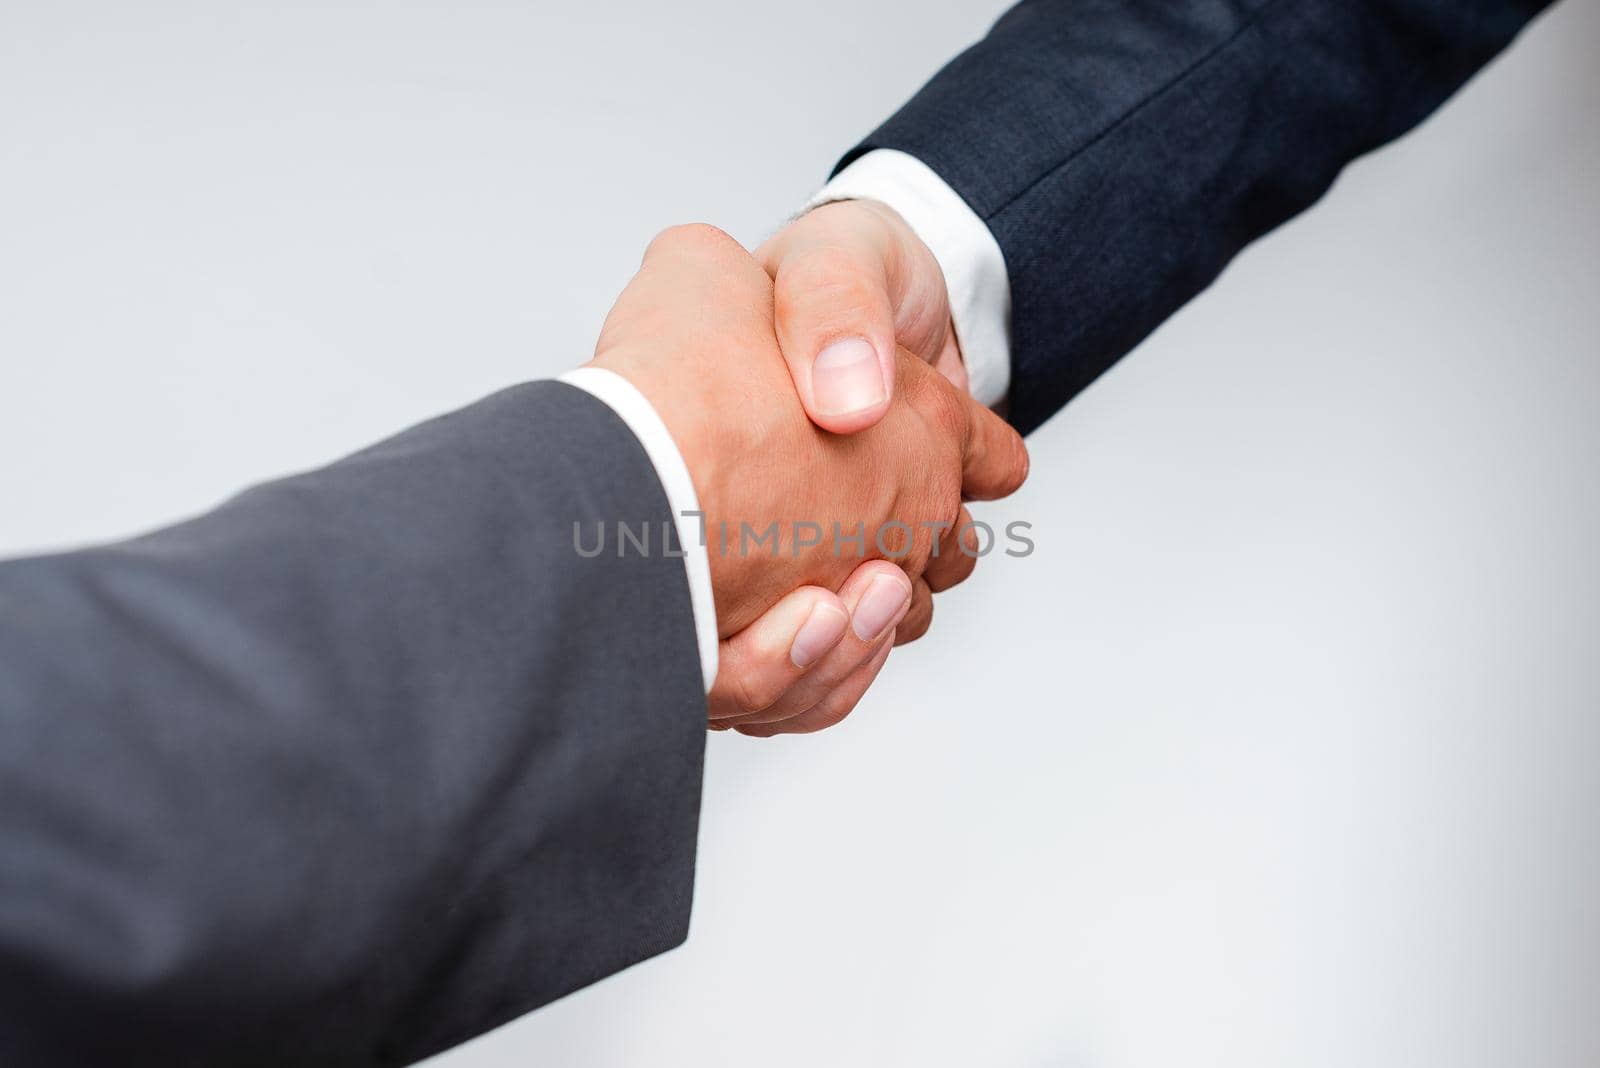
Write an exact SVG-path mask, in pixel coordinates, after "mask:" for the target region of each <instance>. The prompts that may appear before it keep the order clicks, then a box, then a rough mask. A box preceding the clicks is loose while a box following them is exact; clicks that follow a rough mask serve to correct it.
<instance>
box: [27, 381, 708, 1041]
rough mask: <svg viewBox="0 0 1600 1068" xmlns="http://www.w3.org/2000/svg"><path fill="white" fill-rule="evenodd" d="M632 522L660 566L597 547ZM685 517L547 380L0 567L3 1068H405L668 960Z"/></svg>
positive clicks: (685, 819)
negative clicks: (644, 533) (195, 504)
mask: <svg viewBox="0 0 1600 1068" xmlns="http://www.w3.org/2000/svg"><path fill="white" fill-rule="evenodd" d="M618 521H623V522H627V523H628V524H629V525H630V527H631V529H633V530H634V531H636V532H637V531H638V530H639V529H640V527H641V526H642V525H643V524H649V526H650V528H651V532H652V535H653V537H652V540H651V545H652V546H653V547H655V548H656V549H657V550H658V551H656V552H654V553H652V554H651V555H650V556H648V557H646V556H644V555H642V554H639V553H637V552H634V551H632V550H630V552H629V554H628V555H627V556H626V557H623V558H619V557H618V556H617V555H616V553H615V552H614V551H608V552H607V553H605V554H604V555H601V556H598V557H595V558H593V559H588V558H585V557H583V556H580V555H579V553H578V552H577V551H576V549H575V547H574V533H573V524H574V523H580V524H582V527H583V545H584V546H585V549H586V550H587V549H590V548H592V546H593V545H594V542H595V538H596V536H597V535H596V524H598V523H605V524H607V525H610V524H614V523H616V522H618ZM669 522H670V509H669V505H668V503H667V500H666V497H665V494H664V493H663V491H662V489H661V486H660V484H659V481H658V480H657V478H656V475H655V472H654V470H653V468H652V467H651V465H650V461H649V459H648V457H647V456H646V455H645V453H644V451H643V449H642V448H641V447H640V446H639V444H638V442H637V441H636V440H635V439H634V437H633V435H632V433H631V432H630V431H629V430H628V429H627V427H626V426H625V425H624V424H623V423H622V422H621V420H620V419H618V418H617V416H616V415H615V414H614V413H613V412H612V411H611V409H609V408H607V407H606V406H605V405H603V404H602V403H600V402H599V401H597V400H595V399H594V398H593V397H591V396H589V395H588V394H586V393H583V392H581V391H579V390H576V389H573V388H572V387H570V386H566V385H562V384H558V383H553V382H546V383H535V384H532V385H526V386H519V387H516V388H514V389H511V390H507V391H505V392H503V393H499V394H496V395H495V396H493V397H490V398H488V399H486V400H484V401H481V402H479V403H478V404H476V405H473V406H471V407H468V408H466V409H463V410H461V411H459V412H456V413H454V414H451V415H448V416H444V417H442V418H440V419H437V420H434V421H432V422H430V423H426V424H424V425H422V426H419V427H416V428H414V429H412V430H409V431H407V432H406V433H404V434H401V435H400V436H398V437H396V438H393V439H391V440H389V441H387V442H384V443H382V444H379V445H377V446H374V447H373V448H371V449H368V450H366V451H364V452H361V453H358V454H357V455H355V456H352V457H350V458H349V459H346V460H343V461H341V462H339V463H336V464H333V465H332V466H329V467H326V468H324V469H322V470H320V471H314V472H311V473H309V474H305V475H300V476H298V477H295V478H290V479H286V480H283V481H281V482H275V483H271V484H269V485H265V486H261V487H258V488H256V489H252V490H250V491H248V492H246V493H244V494H242V495H240V496H239V497H237V498H235V499H234V500H232V501H230V502H228V503H226V504H225V505H223V506H222V507H220V508H218V509H217V510H216V511H214V512H212V513H210V514H208V515H205V516H202V517H200V518H198V519H195V520H193V521H191V522H188V523H184V524H181V525H179V526H175V527H172V528H170V529H167V530H163V531H159V532H157V533H154V534H151V535H148V536H146V537H142V538H138V539H135V540H133V541H128V542H124V543H121V544H117V545H110V546H106V547H104V548H97V549H91V550H87V551H84V552H75V553H67V554H62V555H56V556H47V557H39V558H35V559H24V560H16V561H12V562H8V563H4V564H0V992H3V993H0V1064H6V1065H19V1066H21V1065H29V1066H51V1065H84V1064H140V1065H142V1064H151V1065H163V1066H172V1065H231V1066H249V1065H287V1064H295V1065H323V1064H326V1065H372V1064H401V1063H407V1062H410V1061H414V1060H417V1059H420V1058H421V1057H424V1056H426V1055H428V1054H431V1053H433V1052H436V1051H438V1050H440V1049H443V1048H445V1047H447V1046H450V1045H453V1044H455V1043H457V1042H459V1041H462V1040H464V1039H466V1038H468V1037H471V1036H472V1035H475V1034H477V1033H479V1032H481V1031H484V1030H486V1029H488V1028H490V1027H493V1026H495V1025H497V1024H499V1023H502V1022H504V1021H506V1020H508V1019H510V1018H512V1017H514V1016H516V1015H518V1014H520V1013H522V1012H525V1011H527V1010H528V1009H531V1008H533V1007H535V1006H537V1005H540V1004H542V1003H544V1002H547V1001H549V1000H551V999H552V998H556V997H559V996H561V995H562V994H564V993H567V992H568V991H570V990H572V989H574V988H576V987H579V986H582V985H584V984H586V983H589V982H592V981H594V980H596V979H599V978H601V977H602V976H604V975H607V974H609V973H611V972H614V971H617V970H618V969H620V968H623V967H626V966H627V965H629V964H632V963H634V962H635V961H638V960H641V959H643V958H644V957H647V956H650V955H651V954H654V953H658V952H661V951H662V950H665V949H667V948H669V947H671V946H673V945H676V944H677V943H679V942H680V941H681V940H682V939H683V937H684V935H685V933H686V930H687V925H688V917H689V902H690V896H691V892H692V886H693V878H694V852H695V833H696V824H697V821H698V816H699V797H700V773H701V758H702V751H703V747H704V744H705V743H704V738H705V694H704V689H703V686H702V682H701V678H700V659H699V655H698V652H697V648H696V644H695V636H694V626H693V622H692V613H691V607H690V601H689V589H688V583H687V580H686V578H685V574H684V568H683V562H682V560H681V559H677V558H674V557H670V556H663V555H662V554H661V553H660V552H659V547H660V542H659V540H658V539H659V537H660V536H661V532H662V531H663V530H664V529H665V527H664V525H665V524H667V523H669ZM608 544H609V543H608Z"/></svg>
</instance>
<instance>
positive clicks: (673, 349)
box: [593, 226, 1027, 734]
mask: <svg viewBox="0 0 1600 1068" xmlns="http://www.w3.org/2000/svg"><path fill="white" fill-rule="evenodd" d="M935 269H937V265H935ZM774 314H775V311H774V301H773V283H772V280H771V278H769V277H768V275H767V273H766V271H765V270H764V269H763V267H762V266H761V264H759V263H758V262H757V261H756V260H755V259H754V258H753V257H752V256H751V255H750V254H749V253H747V252H746V251H745V250H744V249H743V248H742V247H740V246H739V245H738V243H737V242H735V241H734V240H733V239H732V238H730V237H728V236H727V235H726V234H723V233H721V232H720V231H718V230H716V229H714V228H712V227H705V226H690V227H679V228H675V229H673V230H669V231H667V232H665V233H664V234H662V235H661V236H660V237H658V238H657V239H656V240H655V241H654V242H652V243H651V245H650V248H649V249H648V250H647V252H646V254H645V258H644V263H643V265H642V266H641V268H640V270H639V273H638V275H636V276H635V278H634V279H633V281H632V282H631V283H630V284H629V285H628V287H627V289H626V290H624V292H623V294H622V296H621V297H620V298H619V299H618V301H617V304H616V306H615V307H614V308H613V309H612V312H611V314H610V316H608V318H607V320H606V324H605V327H604V328H603V330H602V332H601V337H600V342H599V344H598V346H597V348H596V354H595V358H594V360H593V365H594V366H597V367H604V368H607V369H609V370H612V371H614V372H616V373H618V374H621V375H622V376H623V377H625V378H627V379H628V380H629V381H631V382H632V383H633V384H634V385H635V386H636V387H637V388H638V389H639V390H640V391H641V392H642V393H644V395H645V396H646V397H647V398H648V399H649V400H650V402H651V404H652V406H654V408H655V409H656V411H657V412H658V413H659V414H660V416H661V418H662V421H663V422H664V423H666V425H667V428H668V430H669V431H670V432H671V434H672V437H673V439H674V441H675V442H676V443H677V445H678V448H679V451H680V452H681V453H682V454H683V457H684V460H685V463H686V464H687V466H688V468H689V472H690V475H691V477H692V479H693V481H694V484H695V490H696V493H697V494H698V496H699V498H700V504H701V508H702V510H703V511H704V512H705V523H706V529H707V540H708V552H709V556H710V563H711V575H712V587H713V593H714V596H715V599H716V605H717V625H718V633H719V636H720V637H721V638H722V639H723V642H722V650H721V652H722V656H723V668H722V669H721V670H719V673H718V678H717V685H716V687H715V688H714V689H713V692H712V696H711V715H712V717H713V721H714V724H716V723H724V724H732V725H736V726H737V728H738V729H739V730H741V731H743V732H745V733H751V734H768V733H779V732H785V731H791V730H814V729H817V728H818V727H821V726H826V725H828V724H829V723H831V722H836V721H837V720H838V719H840V718H843V715H844V714H845V713H848V711H849V710H850V708H851V707H853V706H854V704H855V702H856V700H858V699H859V697H860V694H861V692H864V691H865V689H866V687H867V685H868V684H869V683H870V682H871V679H872V676H874V675H875V674H876V672H877V670H878V668H879V667H881V665H882V661H883V659H884V658H885V657H886V656H887V655H888V650H889V648H890V646H891V645H892V644H893V643H894V642H895V641H896V640H897V639H901V640H905V639H907V638H909V637H914V636H916V635H917V634H920V633H921V631H923V630H925V629H926V626H927V622H928V619H929V618H931V611H932V605H931V591H932V590H933V589H942V588H945V587H946V586H949V585H953V584H954V583H955V582H958V581H960V580H961V579H963V578H965V577H966V574H967V573H969V572H970V571H971V565H972V559H971V558H970V557H968V556H967V555H965V554H964V553H962V552H961V551H959V549H958V547H957V545H956V542H955V537H956V535H955V531H956V530H957V529H959V526H960V524H961V523H963V522H964V521H965V519H966V516H965V512H964V508H963V506H962V501H963V499H964V498H965V499H989V498H993V497H999V496H1004V495H1006V494H1009V493H1011V492H1013V491H1014V490H1015V489H1016V488H1017V487H1018V486H1019V485H1020V484H1021V482H1022V480H1023V478H1024V477H1026V474H1027V453H1026V450H1025V449H1024V447H1023V445H1022V441H1021V438H1019V437H1018V436H1017V434H1016V433H1015V432H1014V431H1013V430H1012V429H1011V428H1010V427H1009V426H1007V425H1006V424H1005V423H1004V422H1002V421H1001V420H1000V419H998V418H997V417H996V416H994V415H993V413H991V412H989V411H987V410H986V409H984V408H983V407H981V406H980V405H978V404H977V403H976V402H975V401H973V400H972V399H971V398H970V397H968V396H967V394H966V393H965V391H964V390H958V389H956V388H955V387H954V386H952V384H951V383H950V382H948V381H946V380H945V379H944V378H943V377H941V376H940V375H939V374H938V373H937V372H935V371H934V370H933V369H932V368H930V367H929V366H928V365H927V363H926V362H924V361H923V360H922V359H919V358H918V357H917V356H916V355H913V354H912V353H910V352H908V351H903V350H900V351H896V352H895V353H894V362H893V364H892V365H891V366H892V369H893V373H894V376H895V377H894V400H893V402H892V403H888V402H886V403H885V405H884V410H883V412H881V413H880V414H879V415H878V418H877V421H876V422H875V424H874V425H873V426H872V427H871V428H870V429H867V430H863V431H860V432H857V433H853V434H850V435H848V436H841V435H838V434H833V433H829V432H827V431H825V430H823V429H821V428H819V427H818V426H816V425H815V424H814V423H813V422H812V421H811V420H810V419H808V418H807V413H806V410H805V409H804V407H803V406H802V405H801V402H800V399H799V398H798V397H797V395H796V389H795V386H794V384H793V380H792V378H791V376H790V371H789V367H788V365H787V364H786V363H785V362H784V359H783V356H782V352H781V350H780V348H779V344H778V338H777V335H776V332H775V328H774ZM946 318H948V316H946ZM890 521H894V522H897V523H901V524H904V525H905V526H904V528H898V527H896V528H892V529H889V531H888V533H887V534H886V536H885V540H884V545H882V546H880V545H879V544H877V540H878V539H877V538H876V537H875V534H876V532H877V531H878V530H880V529H881V528H883V525H884V524H886V523H888V522H890ZM774 522H776V524H777V538H776V543H775V544H774V543H773V542H771V541H766V542H762V543H759V544H747V543H745V542H743V541H742V535H743V532H744V531H745V530H746V528H747V527H748V529H749V530H750V531H751V533H752V535H756V536H759V535H762V534H764V533H765V532H766V531H767V530H768V528H769V527H770V525H771V524H773V523H774ZM797 524H816V525H817V526H819V527H821V528H822V529H823V531H824V532H825V533H824V536H823V537H822V538H821V539H820V541H819V543H818V544H816V545H805V544H801V539H799V538H798V537H797V536H796V535H797V533H798V532H799V530H800V529H801V528H800V527H798V526H797ZM834 524H838V526H839V529H840V530H841V531H842V532H843V533H844V534H846V535H849V534H853V533H854V532H855V531H856V529H857V527H858V525H860V526H861V527H862V528H863V529H864V532H865V537H864V539H863V544H862V545H861V551H860V553H859V554H858V551H857V550H856V547H855V546H856V543H854V542H848V541H846V542H842V543H840V542H836V541H835V539H834V537H833V536H832V535H833V529H834ZM931 524H940V525H942V527H939V528H935V527H932V526H930V525H931ZM724 532H726V533H724ZM906 534H909V538H906V537H905V535H906ZM808 538H809V534H808ZM724 539H725V540H724ZM907 541H909V544H908V545H907V544H904V543H905V542H907ZM841 544H842V546H843V548H842V550H841V549H840V545H841ZM724 545H726V548H724ZM884 549H888V550H890V551H892V552H893V553H894V554H895V555H896V556H897V558H896V559H894V560H893V561H892V562H889V561H886V560H883V559H882V558H884V557H886V556H887V555H889V554H888V553H886V552H885V551H884ZM902 549H903V550H904V551H903V552H902ZM875 560H876V561H878V562H872V561H875ZM864 561H866V562H864ZM833 590H839V591H840V593H839V594H834V593H832V592H831V591H833Z"/></svg>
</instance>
